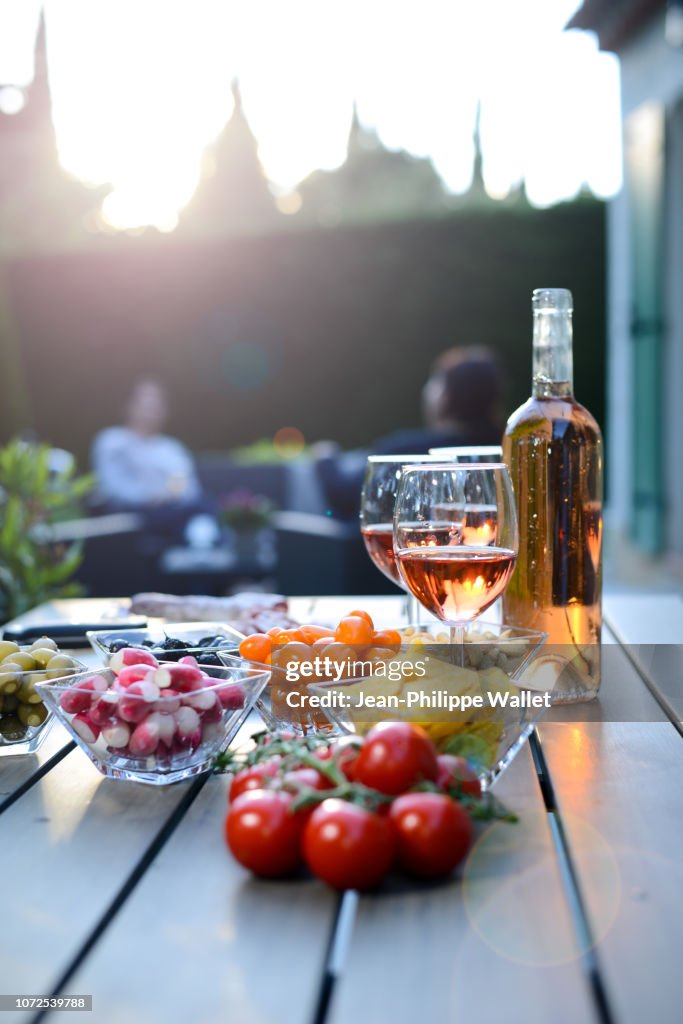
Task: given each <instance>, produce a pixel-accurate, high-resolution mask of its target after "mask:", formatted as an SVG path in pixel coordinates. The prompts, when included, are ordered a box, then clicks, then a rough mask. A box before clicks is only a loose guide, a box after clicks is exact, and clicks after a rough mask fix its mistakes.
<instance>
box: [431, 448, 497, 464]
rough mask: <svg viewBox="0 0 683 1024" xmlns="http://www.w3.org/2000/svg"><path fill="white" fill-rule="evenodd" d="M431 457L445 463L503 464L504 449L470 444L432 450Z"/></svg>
mask: <svg viewBox="0 0 683 1024" xmlns="http://www.w3.org/2000/svg"><path fill="white" fill-rule="evenodd" d="M429 454H430V455H436V456H439V457H440V458H441V459H442V460H443V461H444V462H502V461H503V449H502V446H501V445H499V444H468V445H458V446H457V447H455V448H430V449H429Z"/></svg>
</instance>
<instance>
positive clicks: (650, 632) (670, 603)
mask: <svg viewBox="0 0 683 1024" xmlns="http://www.w3.org/2000/svg"><path fill="white" fill-rule="evenodd" d="M605 617H606V620H607V622H608V623H609V625H610V627H611V629H612V630H613V631H614V633H615V635H616V636H617V638H618V639H619V641H620V643H622V644H624V645H625V647H626V649H627V651H628V654H629V657H630V658H631V660H632V661H633V662H634V663H635V665H636V667H637V668H638V670H639V672H640V673H641V675H642V676H643V677H644V678H645V680H646V684H647V686H648V687H649V688H650V690H651V691H652V692H653V693H654V694H655V695H657V696H658V697H659V699H660V701H661V704H662V706H663V707H664V708H665V710H666V711H667V713H668V715H669V717H670V719H671V721H674V722H677V723H678V728H679V731H680V732H683V599H681V597H680V596H678V595H677V594H661V595H657V596H656V597H654V596H653V595H643V594H640V595H624V594H619V595H614V596H610V597H609V598H608V600H607V602H606V612H605Z"/></svg>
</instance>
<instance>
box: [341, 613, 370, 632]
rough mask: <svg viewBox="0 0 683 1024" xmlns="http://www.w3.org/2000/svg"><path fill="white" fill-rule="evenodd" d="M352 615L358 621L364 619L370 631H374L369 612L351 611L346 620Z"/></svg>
mask: <svg viewBox="0 0 683 1024" xmlns="http://www.w3.org/2000/svg"><path fill="white" fill-rule="evenodd" d="M352 615H353V616H357V617H358V618H359V619H365V621H366V622H367V623H368V625H369V626H370V629H374V628H375V623H374V622H373V621H372V616H371V615H370V613H369V612H359V611H352V612H349V615H348V616H347V618H348V617H350V616H352Z"/></svg>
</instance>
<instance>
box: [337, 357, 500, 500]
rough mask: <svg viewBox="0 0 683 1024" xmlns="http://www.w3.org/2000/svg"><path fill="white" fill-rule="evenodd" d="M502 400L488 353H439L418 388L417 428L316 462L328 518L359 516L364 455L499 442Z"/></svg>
mask: <svg viewBox="0 0 683 1024" xmlns="http://www.w3.org/2000/svg"><path fill="white" fill-rule="evenodd" d="M502 398H503V387H502V375H501V371H500V367H499V365H498V361H497V359H496V357H495V355H494V354H493V352H491V350H490V349H488V348H485V347H483V346H478V345H476V346H467V347H454V348H450V349H447V350H446V351H445V352H442V353H441V355H440V356H439V357H438V358H437V359H436V360H435V362H434V363H433V364H432V367H431V370H430V374H429V378H428V380H427V381H426V383H425V385H424V387H423V389H422V418H423V421H424V425H423V426H422V427H416V428H413V429H410V428H408V429H399V430H396V431H393V432H392V433H390V434H386V435H384V436H383V437H380V438H378V439H377V440H376V441H374V442H373V444H372V446H371V448H369V449H368V450H367V451H363V452H358V453H356V456H357V457H356V458H353V459H351V458H349V457H348V455H347V456H344V455H341V456H337V457H334V458H332V457H330V458H325V459H321V460H319V462H318V475H319V478H320V482H321V485H322V488H323V491H324V494H325V498H326V502H327V505H328V507H329V509H330V511H331V512H332V515H334V516H335V517H336V518H339V519H353V518H355V517H356V516H357V515H358V511H359V505H360V491H361V486H362V483H363V475H364V472H365V458H366V457H367V455H370V454H371V455H423V454H424V455H426V454H427V452H428V451H429V449H430V448H455V447H459V446H461V445H477V444H499V443H500V439H501V436H502V433H503V427H504V420H503V415H502Z"/></svg>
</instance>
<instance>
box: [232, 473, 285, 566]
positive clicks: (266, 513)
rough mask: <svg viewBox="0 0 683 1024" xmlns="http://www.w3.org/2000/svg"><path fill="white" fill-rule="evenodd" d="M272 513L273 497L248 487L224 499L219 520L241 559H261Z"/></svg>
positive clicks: (233, 492)
mask: <svg viewBox="0 0 683 1024" xmlns="http://www.w3.org/2000/svg"><path fill="white" fill-rule="evenodd" d="M273 512H274V506H273V503H272V501H271V500H270V498H267V497H266V496H265V495H263V494H254V493H253V492H252V491H249V490H247V489H246V488H240V489H239V490H235V491H231V492H230V494H227V495H226V496H225V497H224V498H223V499H222V501H221V502H220V519H221V522H222V524H223V527H224V529H225V530H226V532H227V534H228V539H229V541H230V542H231V543H232V544H233V546H234V547H235V551H236V554H237V556H238V558H240V559H243V560H249V559H257V558H258V557H259V553H260V550H261V549H262V548H263V546H264V539H265V537H266V536H267V530H268V527H269V526H270V522H271V518H272V515H273Z"/></svg>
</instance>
